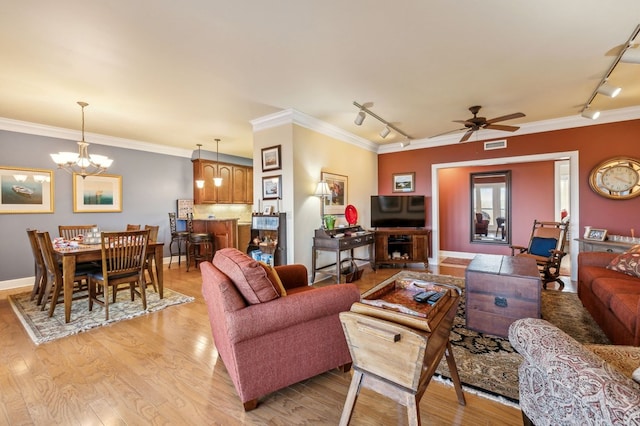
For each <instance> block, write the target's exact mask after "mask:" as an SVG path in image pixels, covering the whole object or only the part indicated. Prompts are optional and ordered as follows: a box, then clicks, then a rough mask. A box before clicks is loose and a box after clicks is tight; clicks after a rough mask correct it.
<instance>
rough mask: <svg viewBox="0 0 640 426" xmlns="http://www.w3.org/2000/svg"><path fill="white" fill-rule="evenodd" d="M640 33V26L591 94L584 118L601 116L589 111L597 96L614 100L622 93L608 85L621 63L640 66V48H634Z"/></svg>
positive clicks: (582, 114)
mask: <svg viewBox="0 0 640 426" xmlns="http://www.w3.org/2000/svg"><path fill="white" fill-rule="evenodd" d="M638 33H640V25H637V26H636V28H635V30H633V33H631V37H629V39H628V40H627V42H626V43H625V44H624V47H623V48H622V49H621V50H620V53H618V56H616V59H615V60H614V61H613V63H612V64H611V66H610V67H609V69H608V70H607V72H606V73H605V75H604V77H602V80H600V82H599V83H598V85H597V86H596V88H595V90H594V91H593V93H591V96H590V97H589V99H588V100H587V102H586V103H585V104H584V108H582V112H581V113H580V115H581V116H582V117H584V118H590V119H591V120H595V119H597V118H598V117H599V116H600V111H597V110H590V109H589V108H591V102H593V100H594V99H595V97H596V95H605V96H609V97H612V98H614V97H616V96H617V95H618V94H619V93H620V90H621V89H620V88H619V87H613V86H610V85H609V84H608V83H607V80H608V79H609V77H610V76H611V73H612V72H613V70H614V69H615V68H616V66H617V65H618V63H619V62H627V63H632V64H640V48H634V47H632V46H634V40H635V38H636V37H637V36H638Z"/></svg>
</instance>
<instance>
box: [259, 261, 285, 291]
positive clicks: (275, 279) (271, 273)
mask: <svg viewBox="0 0 640 426" xmlns="http://www.w3.org/2000/svg"><path fill="white" fill-rule="evenodd" d="M259 263H260V266H262V268H263V269H264V271H265V272H266V273H267V278H269V281H271V284H273V287H274V288H275V289H276V291H277V292H278V293H279V294H280V297H283V296H286V295H287V290H286V289H285V288H284V284H282V280H281V279H280V276H279V275H278V271H276V269H275V268H273V267H271V266H270V265H268V264H266V263H264V262H259Z"/></svg>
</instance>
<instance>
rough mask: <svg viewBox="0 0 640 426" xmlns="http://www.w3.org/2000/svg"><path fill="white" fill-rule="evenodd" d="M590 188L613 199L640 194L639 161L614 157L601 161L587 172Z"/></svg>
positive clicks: (623, 198) (633, 196)
mask: <svg viewBox="0 0 640 426" xmlns="http://www.w3.org/2000/svg"><path fill="white" fill-rule="evenodd" d="M589 185H591V189H593V191H594V192H595V193H596V194H598V195H601V196H603V197H606V198H611V199H613V200H628V199H630V198H635V197H637V196H639V195H640V161H639V160H636V159H634V158H630V157H615V158H610V159H608V160H605V161H603V162H602V163H600V164H598V165H597V166H595V167H594V168H593V170H591V173H590V174H589Z"/></svg>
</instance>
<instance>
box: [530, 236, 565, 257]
mask: <svg viewBox="0 0 640 426" xmlns="http://www.w3.org/2000/svg"><path fill="white" fill-rule="evenodd" d="M557 243H558V240H557V239H555V238H542V237H533V239H532V240H531V247H530V248H529V253H530V254H533V255H536V256H544V257H549V256H551V250H555V248H556V245H557Z"/></svg>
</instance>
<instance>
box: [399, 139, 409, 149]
mask: <svg viewBox="0 0 640 426" xmlns="http://www.w3.org/2000/svg"><path fill="white" fill-rule="evenodd" d="M409 145H411V141H410V140H406V141H402V142H400V148H405V147H407V146H409Z"/></svg>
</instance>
